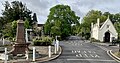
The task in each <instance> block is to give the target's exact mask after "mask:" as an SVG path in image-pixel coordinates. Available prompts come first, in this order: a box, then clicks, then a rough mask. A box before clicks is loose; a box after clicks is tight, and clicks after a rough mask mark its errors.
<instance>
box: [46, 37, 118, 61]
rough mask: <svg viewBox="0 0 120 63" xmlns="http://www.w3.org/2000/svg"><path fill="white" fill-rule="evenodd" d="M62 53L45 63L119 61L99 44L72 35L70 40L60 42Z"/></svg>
mask: <svg viewBox="0 0 120 63" xmlns="http://www.w3.org/2000/svg"><path fill="white" fill-rule="evenodd" d="M60 45H61V46H62V48H63V52H62V54H61V55H60V56H59V57H58V58H57V59H55V60H51V61H48V62H45V63H117V62H116V61H115V60H113V59H112V58H111V57H110V56H109V55H107V53H106V49H105V48H104V47H101V46H99V45H96V44H93V43H89V42H87V41H86V42H84V41H83V40H81V39H80V38H79V37H77V36H71V37H70V38H69V40H68V41H62V42H60Z"/></svg>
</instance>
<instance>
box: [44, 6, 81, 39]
mask: <svg viewBox="0 0 120 63" xmlns="http://www.w3.org/2000/svg"><path fill="white" fill-rule="evenodd" d="M79 19H80V18H79V17H78V16H76V15H75V12H74V11H72V10H71V8H70V7H69V6H68V5H56V6H54V7H52V8H51V9H50V14H49V15H48V19H47V22H46V23H45V26H44V32H45V34H47V35H52V36H55V35H59V36H61V37H63V38H64V37H66V36H68V35H70V34H71V24H76V25H78V24H79V21H78V20H79Z"/></svg>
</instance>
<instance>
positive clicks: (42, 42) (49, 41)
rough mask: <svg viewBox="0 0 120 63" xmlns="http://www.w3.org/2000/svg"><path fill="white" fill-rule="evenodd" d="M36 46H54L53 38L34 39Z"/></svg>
mask: <svg viewBox="0 0 120 63" xmlns="http://www.w3.org/2000/svg"><path fill="white" fill-rule="evenodd" d="M33 42H34V45H35V46H48V45H51V44H52V38H51V37H48V36H47V37H44V36H42V37H38V38H35V39H33Z"/></svg>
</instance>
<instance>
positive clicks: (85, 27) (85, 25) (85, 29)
mask: <svg viewBox="0 0 120 63" xmlns="http://www.w3.org/2000/svg"><path fill="white" fill-rule="evenodd" d="M108 16H109V17H110V20H111V21H112V22H113V23H115V22H116V21H119V20H120V19H118V16H120V15H119V14H111V13H109V12H104V13H102V12H101V11H97V10H91V11H89V12H88V13H87V14H86V16H85V17H84V18H83V20H82V24H81V33H83V34H84V36H86V35H87V34H86V33H90V28H91V23H96V22H97V18H100V23H102V22H104V21H106V19H107V17H108Z"/></svg>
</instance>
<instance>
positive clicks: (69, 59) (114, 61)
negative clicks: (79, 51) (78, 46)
mask: <svg viewBox="0 0 120 63" xmlns="http://www.w3.org/2000/svg"><path fill="white" fill-rule="evenodd" d="M67 60H71V61H73V60H82V61H104V62H116V61H115V60H104V59H67Z"/></svg>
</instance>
